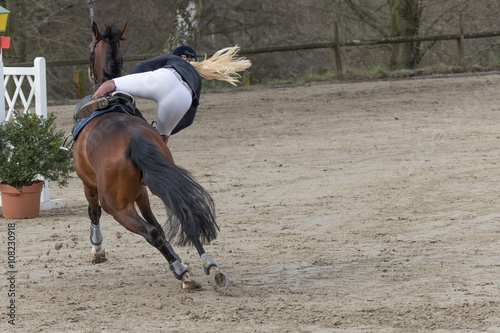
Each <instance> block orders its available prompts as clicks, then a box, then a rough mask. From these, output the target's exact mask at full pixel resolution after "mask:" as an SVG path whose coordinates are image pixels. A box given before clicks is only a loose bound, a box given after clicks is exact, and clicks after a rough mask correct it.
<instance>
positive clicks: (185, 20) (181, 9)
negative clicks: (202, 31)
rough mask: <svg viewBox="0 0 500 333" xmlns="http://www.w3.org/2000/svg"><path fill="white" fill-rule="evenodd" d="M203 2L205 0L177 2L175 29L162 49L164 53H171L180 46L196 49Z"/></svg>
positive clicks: (180, 0)
mask: <svg viewBox="0 0 500 333" xmlns="http://www.w3.org/2000/svg"><path fill="white" fill-rule="evenodd" d="M202 2H203V0H178V1H177V9H176V11H175V23H174V27H173V29H172V32H171V33H170V36H169V37H168V40H167V42H166V44H165V46H164V47H163V49H162V52H163V53H170V52H172V51H173V50H174V49H175V48H176V47H177V46H180V45H189V46H191V47H192V48H194V49H196V46H197V42H198V27H199V23H200V19H201V13H202Z"/></svg>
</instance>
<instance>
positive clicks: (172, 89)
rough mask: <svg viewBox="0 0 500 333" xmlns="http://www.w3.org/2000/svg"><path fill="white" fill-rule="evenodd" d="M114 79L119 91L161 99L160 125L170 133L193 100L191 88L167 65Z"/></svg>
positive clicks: (160, 130)
mask: <svg viewBox="0 0 500 333" xmlns="http://www.w3.org/2000/svg"><path fill="white" fill-rule="evenodd" d="M113 81H114V83H115V87H116V90H118V91H123V92H126V93H129V94H130V95H132V96H134V97H142V98H147V99H151V100H153V101H155V102H156V103H158V119H157V126H156V129H157V130H158V132H159V133H160V134H161V135H170V133H171V132H172V130H173V129H174V128H175V126H176V125H177V123H178V122H179V121H180V120H181V118H182V117H183V116H184V114H185V113H186V112H187V111H188V110H189V108H190V107H191V103H192V101H193V98H192V95H191V91H190V90H188V88H187V87H186V86H184V84H182V82H181V81H179V79H178V78H177V76H176V75H175V74H174V72H172V71H171V70H169V69H167V68H160V69H157V70H154V71H152V72H144V73H135V74H130V75H126V76H122V77H118V78H115V79H113Z"/></svg>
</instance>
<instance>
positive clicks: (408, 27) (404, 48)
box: [387, 0, 421, 69]
mask: <svg viewBox="0 0 500 333" xmlns="http://www.w3.org/2000/svg"><path fill="white" fill-rule="evenodd" d="M387 3H388V4H389V8H390V12H391V25H392V36H393V37H402V36H418V34H419V26H420V16H421V6H420V0H387ZM418 52H419V49H418V45H417V44H416V43H415V42H408V43H398V44H393V49H392V55H391V60H390V63H389V66H390V68H391V69H401V68H407V69H412V68H414V67H415V65H416V62H417V59H418Z"/></svg>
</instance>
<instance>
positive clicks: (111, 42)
mask: <svg viewBox="0 0 500 333" xmlns="http://www.w3.org/2000/svg"><path fill="white" fill-rule="evenodd" d="M99 39H107V40H108V54H107V56H108V68H107V69H106V70H105V71H104V73H103V78H104V81H106V80H111V79H114V78H116V77H119V76H121V75H122V67H123V57H122V54H121V52H120V48H119V44H120V39H122V40H123V39H124V38H122V37H121V34H120V31H119V27H118V26H116V25H115V24H112V25H111V26H107V25H106V29H105V31H104V32H103V33H102V34H101V35H100V36H99Z"/></svg>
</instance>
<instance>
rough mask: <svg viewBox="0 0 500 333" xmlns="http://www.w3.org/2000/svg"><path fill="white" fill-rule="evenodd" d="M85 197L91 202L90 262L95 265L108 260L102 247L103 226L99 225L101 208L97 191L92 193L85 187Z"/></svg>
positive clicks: (89, 209)
mask: <svg viewBox="0 0 500 333" xmlns="http://www.w3.org/2000/svg"><path fill="white" fill-rule="evenodd" d="M85 195H86V197H87V201H88V202H89V208H88V211H89V218H90V243H91V244H92V253H91V255H90V261H91V262H92V263H93V264H100V263H103V262H105V261H106V260H107V259H106V251H105V250H104V247H103V246H102V241H103V237H102V233H101V226H100V224H99V219H100V218H101V206H99V199H98V196H97V191H92V190H91V189H90V188H88V187H87V186H85Z"/></svg>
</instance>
